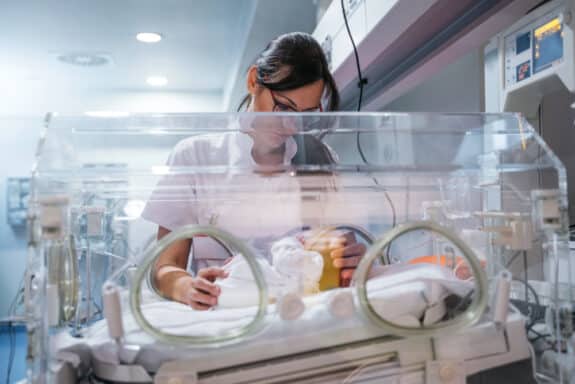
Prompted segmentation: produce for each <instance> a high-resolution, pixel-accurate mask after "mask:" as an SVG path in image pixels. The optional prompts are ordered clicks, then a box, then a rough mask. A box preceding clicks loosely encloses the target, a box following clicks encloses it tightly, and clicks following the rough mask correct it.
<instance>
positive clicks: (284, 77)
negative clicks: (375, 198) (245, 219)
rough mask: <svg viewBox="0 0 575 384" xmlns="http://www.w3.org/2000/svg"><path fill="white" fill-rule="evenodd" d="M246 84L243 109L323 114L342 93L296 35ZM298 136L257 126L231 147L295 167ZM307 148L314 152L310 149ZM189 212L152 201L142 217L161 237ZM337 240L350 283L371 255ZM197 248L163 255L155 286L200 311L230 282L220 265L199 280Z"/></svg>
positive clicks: (308, 40) (272, 47)
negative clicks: (192, 266) (192, 268)
mask: <svg viewBox="0 0 575 384" xmlns="http://www.w3.org/2000/svg"><path fill="white" fill-rule="evenodd" d="M246 83H247V90H248V93H249V94H248V95H247V96H246V98H245V99H244V100H243V102H242V103H241V105H240V107H239V109H240V110H242V109H243V110H245V111H248V112H322V111H324V110H327V111H334V110H337V108H338V103H339V94H338V91H337V88H336V85H335V82H334V79H333V77H332V76H331V74H330V72H329V68H328V64H327V61H326V58H325V56H324V54H323V51H322V49H321V47H320V46H319V44H318V43H317V42H316V41H315V40H314V39H313V37H311V36H310V35H308V34H305V33H290V34H286V35H282V36H280V37H278V38H276V39H275V40H273V41H272V42H271V43H270V44H269V45H268V46H267V48H266V49H265V50H264V51H263V52H262V53H261V54H260V55H259V57H258V58H257V60H256V61H255V64H254V65H253V66H251V68H250V69H249V71H248V73H247V79H246ZM295 133H296V132H295V131H291V132H290V131H289V130H285V131H284V132H280V133H279V134H278V132H276V131H270V130H267V131H266V130H258V129H257V128H256V129H254V130H251V131H250V132H245V133H240V134H239V136H241V137H239V138H237V139H233V140H238V141H237V142H233V143H231V145H238V146H239V147H243V148H250V147H251V150H250V149H246V150H245V151H247V152H250V153H249V155H246V156H247V157H249V158H250V161H253V162H254V163H255V164H257V165H264V166H277V165H282V164H286V163H287V164H289V163H290V161H291V160H292V158H293V157H294V155H295V153H296V152H297V146H298V144H296V142H295V141H294V140H293V138H292V135H293V134H295ZM230 140H232V139H230ZM246 140H248V141H249V142H250V143H249V146H248V147H245V146H242V145H241V143H242V142H245V141H246ZM204 144H205V142H204ZM227 144H228V143H226V145H227ZM207 146H208V147H210V148H208V149H207V150H206V149H205V148H202V149H203V150H204V151H202V152H204V153H215V154H218V149H219V148H220V147H222V143H221V142H217V143H215V142H214V143H212V142H209V141H208V142H207ZM306 148H308V150H309V147H308V146H306ZM318 149H319V147H318ZM324 150H325V149H324ZM194 151H195V152H198V151H197V148H194V146H193V145H178V146H176V148H175V149H174V151H173V153H172V154H171V156H170V161H169V165H185V164H186V161H187V159H189V158H190V156H192V157H193V158H194V159H195V161H196V162H197V161H201V160H199V159H198V155H197V153H196V154H194V153H193V152H194ZM312 155H313V154H312ZM327 155H328V157H329V154H327ZM221 156H229V155H228V153H227V151H221ZM185 214H186V213H185V209H182V210H181V211H179V212H166V210H165V207H161V206H158V205H157V204H152V203H151V202H149V203H148V205H147V206H146V209H145V210H144V213H143V215H142V216H143V217H144V218H145V219H147V220H149V221H152V222H154V223H156V224H158V227H159V228H158V233H157V237H158V239H160V238H162V237H164V236H166V235H167V234H168V233H170V231H171V229H175V228H176V227H178V226H179V225H182V222H181V220H178V215H185ZM334 236H335V237H337V239H336V241H335V242H334V244H336V246H335V247H334V248H332V252H331V257H332V258H333V264H334V265H333V266H334V267H336V268H340V269H341V277H340V279H341V281H343V282H345V281H349V280H350V278H351V275H352V273H353V271H354V268H355V267H356V266H357V265H358V263H359V260H360V258H361V256H362V255H363V254H364V253H365V246H364V245H363V244H359V243H357V242H356V241H355V238H354V236H353V235H352V234H349V233H348V234H344V233H337V234H335V235H334ZM303 237H304V238H305V236H303ZM302 241H305V240H302ZM191 247H192V240H191V239H187V240H180V241H178V242H176V243H174V244H173V245H172V246H171V247H170V248H168V249H167V250H166V251H165V252H164V253H163V254H162V255H161V256H160V258H159V260H158V262H157V263H156V265H155V268H154V270H153V280H154V285H155V287H156V288H157V289H158V290H159V291H160V293H162V295H164V296H165V297H166V298H169V299H171V300H175V301H178V302H181V303H184V304H187V305H190V306H191V307H192V308H194V309H198V310H206V309H209V308H211V307H212V306H215V305H217V303H218V296H219V294H220V288H219V287H218V286H217V285H216V284H214V281H215V279H216V278H225V277H226V272H225V271H224V269H222V268H220V267H217V266H211V267H207V268H199V269H198V271H197V273H196V275H195V276H192V275H191V274H189V273H188V271H187V270H186V268H187V265H188V258H189V254H190V249H191ZM194 257H196V256H194ZM200 257H201V256H200Z"/></svg>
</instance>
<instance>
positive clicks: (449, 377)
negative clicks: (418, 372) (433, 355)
mask: <svg viewBox="0 0 575 384" xmlns="http://www.w3.org/2000/svg"><path fill="white" fill-rule="evenodd" d="M425 383H426V384H465V364H464V362H463V361H461V360H436V361H427V362H426V363H425Z"/></svg>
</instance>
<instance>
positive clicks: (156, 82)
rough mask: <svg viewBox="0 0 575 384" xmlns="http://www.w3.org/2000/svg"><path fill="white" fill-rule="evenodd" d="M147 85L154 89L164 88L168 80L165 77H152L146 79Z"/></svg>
mask: <svg viewBox="0 0 575 384" xmlns="http://www.w3.org/2000/svg"><path fill="white" fill-rule="evenodd" d="M146 83H148V84H149V85H151V86H152V87H163V86H164V85H166V84H168V79H167V78H166V77H164V76H150V77H148V78H147V79H146Z"/></svg>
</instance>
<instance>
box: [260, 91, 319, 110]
mask: <svg viewBox="0 0 575 384" xmlns="http://www.w3.org/2000/svg"><path fill="white" fill-rule="evenodd" d="M268 90H269V91H270V95H271V96H272V100H273V102H274V106H273V108H272V111H274V112H323V108H322V106H321V103H320V104H319V105H318V106H317V107H315V108H309V109H303V110H299V109H298V107H297V104H296V103H294V102H293V101H291V100H289V99H288V98H287V97H286V100H288V101H289V102H290V103H291V104H292V105H289V104H286V103H283V102H281V101H280V100H278V99H277V97H276V95H275V94H274V92H273V91H272V90H271V89H269V88H268Z"/></svg>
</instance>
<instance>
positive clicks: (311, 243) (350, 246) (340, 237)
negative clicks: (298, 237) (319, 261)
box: [303, 230, 367, 287]
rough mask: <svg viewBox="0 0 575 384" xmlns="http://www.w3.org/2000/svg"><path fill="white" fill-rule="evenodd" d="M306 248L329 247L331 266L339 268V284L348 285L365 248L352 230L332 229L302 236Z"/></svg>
mask: <svg viewBox="0 0 575 384" xmlns="http://www.w3.org/2000/svg"><path fill="white" fill-rule="evenodd" d="M303 243H304V247H305V248H306V249H311V250H319V249H325V247H327V248H329V255H330V257H331V260H332V263H333V266H334V267H336V268H339V269H340V286H342V287H348V286H349V285H350V283H351V279H352V277H353V273H354V272H355V269H356V268H357V266H358V264H359V262H360V260H361V258H362V257H363V255H365V252H366V250H367V248H366V246H365V245H364V244H361V243H358V242H357V239H356V237H355V234H354V233H353V232H352V231H340V230H333V231H329V232H327V233H325V234H321V232H318V231H311V232H310V233H306V234H304V236H303Z"/></svg>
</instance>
